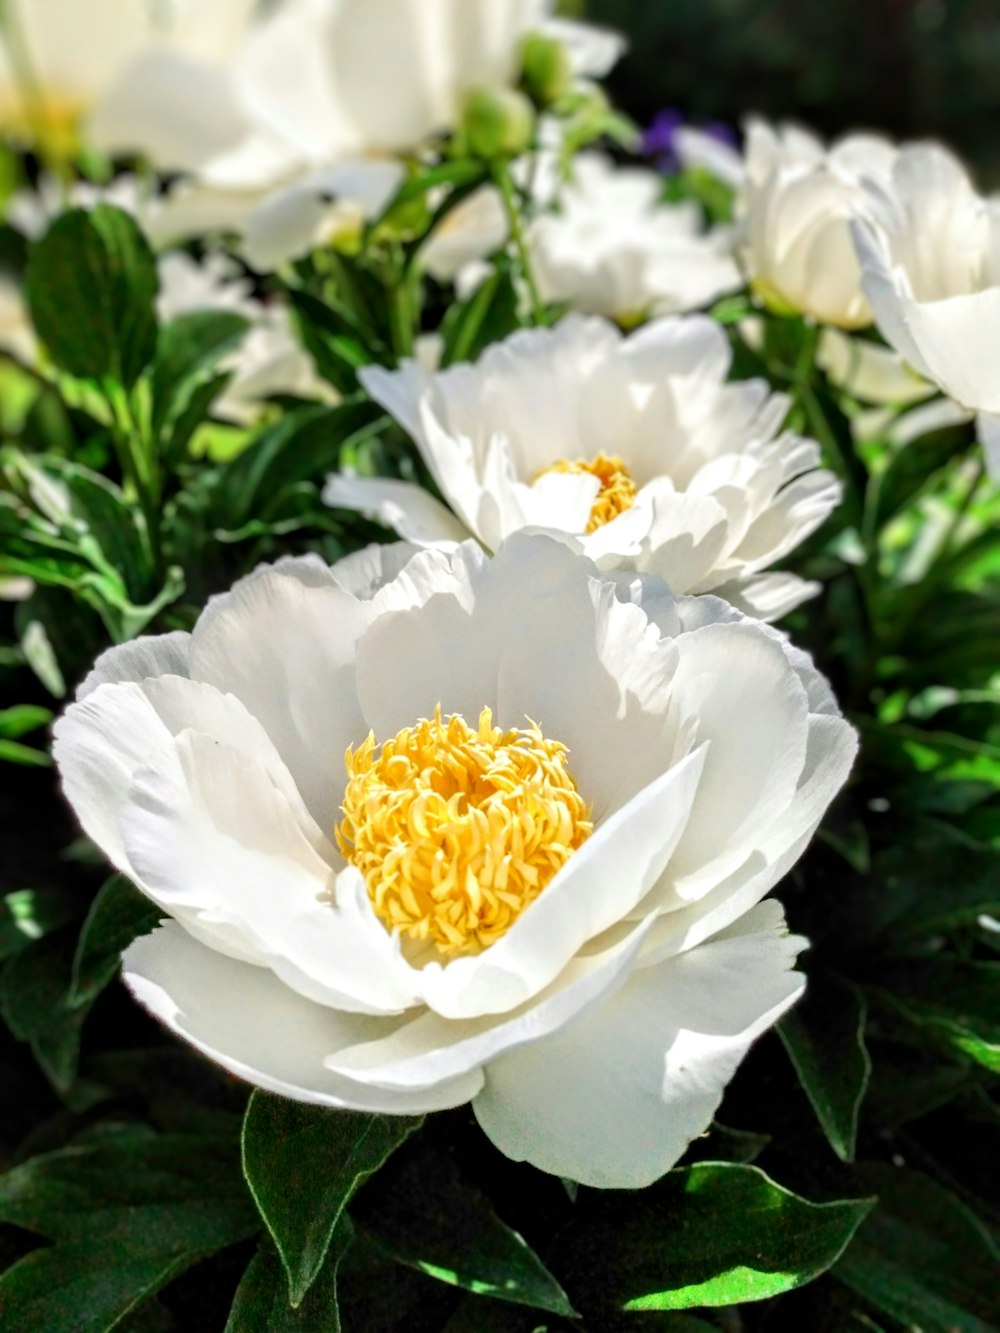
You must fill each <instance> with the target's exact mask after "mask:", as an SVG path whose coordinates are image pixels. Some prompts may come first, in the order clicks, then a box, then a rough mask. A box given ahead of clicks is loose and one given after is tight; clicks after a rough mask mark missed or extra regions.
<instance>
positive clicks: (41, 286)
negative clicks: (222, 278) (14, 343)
mask: <svg viewBox="0 0 1000 1333" xmlns="http://www.w3.org/2000/svg"><path fill="white" fill-rule="evenodd" d="M157 287H158V278H157V272H156V261H155V259H154V258H153V254H152V251H151V250H150V248H149V245H148V244H147V242H146V239H145V237H144V236H143V234H142V232H141V231H140V230H139V227H138V226H137V225H136V223H135V221H134V220H133V219H132V218H130V217H129V216H128V214H127V213H123V212H122V211H121V210H120V209H117V208H112V207H110V206H108V205H105V204H101V205H99V206H98V207H97V208H95V209H93V211H91V212H86V211H84V210H83V209H73V210H71V211H70V212H68V213H64V214H63V215H62V216H61V217H60V218H58V219H57V220H56V222H54V223H53V225H52V227H51V228H50V229H49V231H48V234H47V235H46V236H45V237H44V238H43V239H42V240H41V241H39V242H38V244H37V245H35V246H34V247H33V249H32V252H31V258H30V260H29V262H28V273H27V291H28V302H29V305H30V308H31V314H32V318H33V320H34V323H35V328H36V329H37V330H38V335H39V337H40V338H41V339H42V341H43V342H44V343H45V345H46V346H47V347H48V349H49V351H50V352H51V354H52V357H53V359H54V360H55V361H56V362H57V363H58V364H59V365H60V366H61V368H62V369H63V370H66V371H68V372H69V374H71V375H75V376H77V377H78V378H80V379H88V378H89V379H103V378H111V379H114V380H117V381H119V382H120V383H121V384H123V385H124V386H125V387H126V388H131V386H132V385H133V384H134V383H135V381H136V380H137V379H138V378H139V376H140V375H141V374H142V372H143V370H144V369H145V368H146V366H147V365H148V364H149V362H150V361H151V360H152V358H153V356H154V354H155V352H156V333H157V326H156V312H155V300H156V293H157Z"/></svg>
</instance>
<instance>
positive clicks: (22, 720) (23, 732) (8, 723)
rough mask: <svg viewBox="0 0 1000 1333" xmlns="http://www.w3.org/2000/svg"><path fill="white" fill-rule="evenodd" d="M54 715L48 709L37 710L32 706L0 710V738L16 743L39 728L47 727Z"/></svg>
mask: <svg viewBox="0 0 1000 1333" xmlns="http://www.w3.org/2000/svg"><path fill="white" fill-rule="evenodd" d="M54 716H55V714H54V713H53V712H52V710H51V709H50V708H38V707H36V706H35V705H34V704H18V705H16V706H15V707H14V708H2V709H0V737H2V738H3V739H4V740H7V741H16V740H17V739H18V738H19V737H21V736H27V735H28V733H29V732H32V731H37V730H38V729H39V727H47V726H48V725H49V723H50V722H51V721H52V719H53V717H54Z"/></svg>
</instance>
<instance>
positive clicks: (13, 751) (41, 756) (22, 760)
mask: <svg viewBox="0 0 1000 1333" xmlns="http://www.w3.org/2000/svg"><path fill="white" fill-rule="evenodd" d="M0 763H3V764H21V765H23V766H24V767H25V768H51V767H52V758H51V756H50V755H48V754H47V753H46V752H45V751H44V750H33V749H32V748H31V746H30V745H20V744H18V742H17V741H5V740H0Z"/></svg>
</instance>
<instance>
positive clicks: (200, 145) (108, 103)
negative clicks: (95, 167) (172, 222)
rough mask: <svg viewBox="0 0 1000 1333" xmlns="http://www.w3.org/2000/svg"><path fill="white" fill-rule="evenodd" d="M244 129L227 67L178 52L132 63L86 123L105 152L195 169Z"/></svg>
mask: <svg viewBox="0 0 1000 1333" xmlns="http://www.w3.org/2000/svg"><path fill="white" fill-rule="evenodd" d="M245 132H246V122H245V120H244V118H243V115H242V112H241V111H240V108H239V106H238V105H237V102H236V99H235V96H234V94H233V90H232V86H231V84H230V82H229V80H228V78H227V76H226V73H225V71H224V70H223V69H221V68H214V67H213V66H211V65H209V64H206V63H203V62H201V61H199V60H196V59H192V58H191V57H189V56H185V55H183V54H181V53H180V52H176V51H149V52H147V53H145V54H144V55H143V56H142V57H140V58H139V59H137V60H135V61H134V62H132V63H131V64H130V65H129V67H128V69H127V70H125V71H124V72H123V74H122V76H121V78H120V79H119V80H118V81H117V83H116V84H115V86H114V87H113V88H112V89H111V90H110V91H109V92H108V94H107V95H106V97H104V98H103V99H102V100H101V103H100V104H99V106H98V108H97V110H96V112H95V113H94V115H93V116H92V117H91V120H90V123H89V125H88V127H87V133H88V136H89V138H90V140H91V141H92V142H93V144H94V146H95V147H97V148H99V149H101V150H102V151H103V152H106V153H109V154H121V153H141V154H143V155H144V156H145V157H148V158H149V159H150V161H151V162H153V163H154V164H155V165H156V166H157V167H158V168H159V169H160V170H161V171H193V170H196V169H197V168H198V167H200V166H202V165H203V164H204V163H206V162H208V161H209V160H210V159H211V158H213V157H216V156H217V155H219V154H221V153H224V152H226V151H228V150H229V149H231V148H234V147H235V146H236V145H237V144H238V143H239V142H240V139H241V138H242V137H243V135H244V134H245Z"/></svg>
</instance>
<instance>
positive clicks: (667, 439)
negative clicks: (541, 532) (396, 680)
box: [325, 316, 841, 619]
mask: <svg viewBox="0 0 1000 1333" xmlns="http://www.w3.org/2000/svg"><path fill="white" fill-rule="evenodd" d="M730 362H731V353H730V348H729V343H728V341H727V339H726V336H725V333H724V332H723V331H722V330H721V329H720V328H719V327H718V325H716V324H715V323H714V322H713V321H712V320H710V319H707V318H702V317H699V316H690V317H688V318H684V319H663V320H659V321H657V322H655V323H653V324H651V325H649V326H647V327H646V328H644V329H642V330H640V331H639V332H637V333H635V334H632V335H631V336H627V337H626V336H625V335H623V334H622V333H621V332H620V330H618V329H617V328H615V327H614V326H613V325H611V324H609V323H607V322H606V321H604V320H600V319H585V318H583V317H580V316H571V317H569V318H567V319H565V320H564V321H562V323H561V324H559V325H558V326H557V327H556V328H555V329H553V330H540V331H536V332H522V333H518V334H515V335H514V337H512V338H510V339H508V340H507V341H506V342H505V343H501V344H498V345H496V346H494V347H492V348H490V349H489V350H488V351H487V352H486V353H485V354H484V356H483V357H482V358H481V360H480V361H479V362H478V363H477V364H476V365H474V366H454V367H452V368H451V369H449V370H446V371H443V372H441V373H439V374H434V373H433V372H432V371H429V370H427V369H425V368H424V367H422V366H420V365H419V364H417V363H416V362H407V363H405V364H404V366H403V368H402V369H401V370H400V371H397V372H393V371H387V370H383V369H380V368H375V367H371V368H369V369H367V370H365V371H363V372H362V380H363V383H364V384H365V387H366V388H367V390H368V392H369V393H370V394H371V395H372V397H374V398H375V399H376V401H378V402H379V403H381V404H382V405H383V407H385V408H386V409H387V410H388V411H389V412H391V413H392V415H393V416H394V417H395V418H396V419H397V421H399V422H400V424H401V425H402V426H403V427H404V428H405V429H406V430H407V431H408V433H409V434H410V435H411V436H412V438H413V440H414V441H415V442H416V444H417V447H418V448H419V450H420V452H421V455H422V456H423V459H424V462H425V463H426V465H427V467H428V469H429V470H430V472H431V475H432V476H433V477H434V480H435V482H436V484H437V486H438V488H439V489H440V492H441V494H442V495H443V496H444V498H445V500H446V501H447V503H448V505H450V507H451V510H450V511H449V509H446V508H445V507H444V505H442V504H441V503H440V502H439V501H438V500H436V499H434V497H433V496H431V495H430V494H429V493H428V492H427V491H426V490H424V489H423V488H421V487H419V486H416V485H412V484H410V483H407V482H403V481H393V480H385V479H372V478H361V477H353V476H336V477H331V478H330V480H329V482H328V484H327V488H326V491H325V498H326V500H327V503H328V504H330V505H332V506H334V507H341V508H352V509H360V510H362V511H365V512H369V513H373V514H375V515H377V517H379V518H380V519H381V521H382V522H384V523H386V524H387V525H388V526H389V527H392V528H395V530H396V531H397V532H398V533H399V534H400V536H402V537H404V538H405V539H406V540H407V541H412V542H416V543H419V544H422V545H433V544H435V543H440V542H446V543H447V542H452V541H461V540H462V539H463V538H465V537H468V536H469V535H472V536H475V537H476V538H477V539H478V540H479V541H480V542H482V544H483V545H484V546H485V547H486V548H487V549H488V550H496V549H497V548H498V547H499V546H500V544H501V543H502V542H503V540H504V539H505V538H506V537H508V536H509V535H510V534H511V533H513V532H516V531H518V530H519V529H522V528H528V527H545V528H551V529H557V530H559V531H562V532H568V533H573V534H576V535H579V536H581V537H582V538H583V542H584V547H585V549H586V550H587V552H588V554H590V555H591V556H592V557H593V558H594V559H596V560H599V561H600V562H601V564H602V566H603V567H604V568H609V569H611V568H623V569H637V570H640V571H643V572H650V573H655V574H657V575H658V576H659V577H661V578H663V579H664V580H665V581H666V582H667V583H669V585H670V586H671V588H673V590H674V591H675V592H677V593H689V592H692V593H700V592H711V591H716V592H718V593H719V594H720V595H721V596H725V597H726V598H728V599H729V600H730V601H732V602H733V603H734V604H736V605H739V606H741V607H743V608H744V609H747V610H749V611H751V612H752V613H753V614H755V615H759V616H760V617H761V618H764V619H777V618H778V617H780V616H782V615H784V614H786V613H787V612H788V611H789V610H791V609H792V608H793V607H794V606H796V605H797V604H798V603H799V602H801V601H802V600H803V599H804V598H805V597H808V596H809V595H810V594H811V593H812V592H813V591H814V589H813V588H812V586H811V585H808V584H805V583H803V581H802V580H801V579H799V578H797V577H795V576H794V575H791V574H785V573H767V572H766V571H768V570H769V569H770V568H771V566H772V565H774V564H775V563H776V562H777V561H778V560H780V559H781V558H782V557H783V556H785V555H787V554H788V553H789V552H790V551H792V550H794V548H795V547H796V546H798V545H799V543H800V542H802V541H803V540H804V538H805V537H806V536H808V535H809V534H810V533H811V532H813V531H814V530H815V529H816V528H817V527H818V526H819V525H820V524H821V523H822V522H823V521H824V519H825V518H826V517H827V516H828V515H829V514H830V513H831V511H832V510H833V508H834V507H835V506H836V504H837V503H838V501H839V498H840V493H841V492H840V486H839V484H838V482H837V481H836V479H835V478H834V477H833V475H832V474H831V473H829V472H826V471H823V470H820V468H819V463H820V452H819V448H818V446H817V445H816V444H814V443H813V442H812V441H809V440H803V439H800V438H798V437H797V436H793V435H789V434H781V433H780V432H781V426H782V423H783V421H784V419H785V417H786V415H787V413H788V401H787V399H786V398H785V397H783V396H782V395H780V394H773V395H772V394H771V393H770V392H769V390H768V387H767V385H766V384H764V383H763V382H761V381H750V382H746V383H740V384H727V383H726V377H727V375H728V372H729V368H730Z"/></svg>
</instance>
